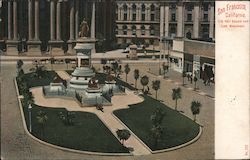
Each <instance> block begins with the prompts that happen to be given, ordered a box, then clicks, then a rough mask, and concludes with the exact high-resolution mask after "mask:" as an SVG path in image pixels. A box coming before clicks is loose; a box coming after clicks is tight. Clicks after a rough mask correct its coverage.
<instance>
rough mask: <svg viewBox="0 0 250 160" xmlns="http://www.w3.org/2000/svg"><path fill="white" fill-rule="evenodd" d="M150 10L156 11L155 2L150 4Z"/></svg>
mask: <svg viewBox="0 0 250 160" xmlns="http://www.w3.org/2000/svg"><path fill="white" fill-rule="evenodd" d="M150 10H151V12H154V11H155V6H154V5H153V4H152V5H151V6H150Z"/></svg>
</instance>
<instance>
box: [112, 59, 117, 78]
mask: <svg viewBox="0 0 250 160" xmlns="http://www.w3.org/2000/svg"><path fill="white" fill-rule="evenodd" d="M118 68H119V65H118V62H113V63H112V70H113V71H114V73H115V77H117V73H118Z"/></svg>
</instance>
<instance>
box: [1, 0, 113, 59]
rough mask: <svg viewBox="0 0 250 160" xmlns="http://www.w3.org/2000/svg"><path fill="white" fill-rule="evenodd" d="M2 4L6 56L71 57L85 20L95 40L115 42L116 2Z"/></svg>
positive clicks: (9, 0)
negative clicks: (114, 8) (114, 11)
mask: <svg viewBox="0 0 250 160" xmlns="http://www.w3.org/2000/svg"><path fill="white" fill-rule="evenodd" d="M1 2H2V3H1V7H0V19H1V21H0V28H1V29H0V49H1V50H4V51H6V54H7V55H20V54H25V55H41V54H45V55H50V54H51V55H64V54H71V53H72V49H73V47H74V45H75V43H76V40H77V39H78V37H79V30H80V24H81V22H82V21H83V20H86V21H87V22H88V25H89V28H90V29H89V32H90V35H89V37H91V38H92V39H96V38H98V37H97V36H99V37H102V39H105V42H106V43H107V44H110V41H114V39H115V34H114V32H115V31H114V29H113V26H114V24H115V21H114V20H113V21H112V19H114V17H115V14H114V13H112V12H111V11H112V10H111V11H110V10H109V9H110V8H112V7H113V6H114V1H113V0H2V1H1ZM107 11H108V12H107ZM100 15H105V17H103V16H100ZM112 17H113V18H112ZM100 26H102V27H100Z"/></svg>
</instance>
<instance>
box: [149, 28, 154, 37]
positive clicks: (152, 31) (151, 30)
mask: <svg viewBox="0 0 250 160" xmlns="http://www.w3.org/2000/svg"><path fill="white" fill-rule="evenodd" d="M149 29H150V35H151V36H153V35H155V29H154V26H150V28H149Z"/></svg>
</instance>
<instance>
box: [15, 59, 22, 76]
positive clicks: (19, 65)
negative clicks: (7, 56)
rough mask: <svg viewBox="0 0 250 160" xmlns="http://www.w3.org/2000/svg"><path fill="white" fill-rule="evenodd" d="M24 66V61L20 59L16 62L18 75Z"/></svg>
mask: <svg viewBox="0 0 250 160" xmlns="http://www.w3.org/2000/svg"><path fill="white" fill-rule="evenodd" d="M22 66H23V61H22V60H20V59H19V60H18V61H17V62H16V68H17V73H18V72H19V70H20V69H22Z"/></svg>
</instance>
